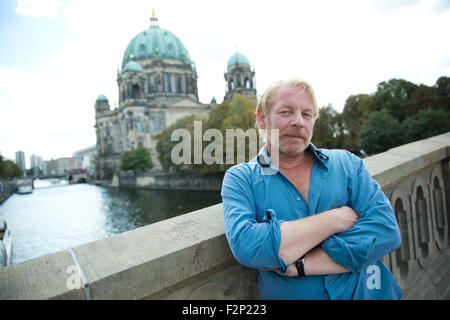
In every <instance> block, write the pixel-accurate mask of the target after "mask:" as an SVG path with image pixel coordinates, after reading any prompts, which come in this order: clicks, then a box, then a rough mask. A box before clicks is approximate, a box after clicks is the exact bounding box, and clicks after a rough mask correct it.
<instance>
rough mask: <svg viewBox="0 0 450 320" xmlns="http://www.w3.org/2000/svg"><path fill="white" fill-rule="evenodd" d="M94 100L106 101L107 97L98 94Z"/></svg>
mask: <svg viewBox="0 0 450 320" xmlns="http://www.w3.org/2000/svg"><path fill="white" fill-rule="evenodd" d="M95 101H108V99H107V98H106V97H105V96H104V95H102V94H101V95H99V96H98V97H97V99H95Z"/></svg>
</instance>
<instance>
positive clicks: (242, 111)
mask: <svg viewBox="0 0 450 320" xmlns="http://www.w3.org/2000/svg"><path fill="white" fill-rule="evenodd" d="M255 109H256V101H255V100H254V99H251V98H248V97H246V96H242V95H238V94H236V95H234V97H233V101H228V100H225V101H224V102H222V103H221V104H218V105H216V106H214V107H213V108H212V109H211V110H210V112H209V114H208V117H206V118H204V117H202V116H199V115H191V116H186V117H183V118H181V119H179V120H178V121H176V122H175V123H174V124H172V125H171V126H169V127H167V128H166V129H164V130H163V131H161V132H160V133H159V134H158V135H157V136H156V139H157V141H158V142H157V145H156V150H157V151H158V155H159V160H160V162H161V165H162V167H163V169H164V171H166V172H174V173H189V172H193V173H198V174H217V173H220V172H224V171H225V170H227V169H228V168H229V167H231V166H232V165H231V164H228V165H227V164H225V163H226V159H225V152H226V129H242V130H243V131H246V130H248V129H255V120H256V116H255ZM194 121H201V122H202V132H201V134H202V138H203V135H204V133H205V132H206V131H207V130H208V129H217V130H218V131H219V132H220V134H221V137H222V142H221V143H222V144H221V145H222V151H223V152H222V153H223V157H222V155H217V156H218V157H220V158H222V159H223V161H222V162H223V164H220V163H212V164H206V163H205V162H204V161H203V157H202V163H201V164H194V151H195V150H194ZM181 128H183V129H187V130H188V132H189V134H190V137H191V141H190V144H191V150H190V153H191V161H190V162H191V163H190V164H174V163H173V162H172V150H173V148H174V147H175V146H176V145H177V144H179V143H181V142H182V140H181V139H180V140H179V141H171V137H172V133H173V132H174V131H175V130H176V129H181ZM214 132H216V133H217V131H215V130H214ZM215 139H216V137H215V136H213V137H212V138H211V141H203V139H202V141H203V142H202V151H203V152H204V151H205V150H206V148H207V147H208V145H211V144H215V143H216V141H215ZM219 142H220V141H217V143H218V145H219V144H220V143H219ZM245 149H246V159H245V160H246V161H248V160H249V153H248V149H249V144H248V141H246V144H245ZM234 152H235V154H234V159H235V162H234V163H236V157H237V155H236V148H234ZM181 155H182V154H181ZM181 155H180V156H181ZM212 155H213V156H216V154H215V152H212ZM202 156H203V154H202Z"/></svg>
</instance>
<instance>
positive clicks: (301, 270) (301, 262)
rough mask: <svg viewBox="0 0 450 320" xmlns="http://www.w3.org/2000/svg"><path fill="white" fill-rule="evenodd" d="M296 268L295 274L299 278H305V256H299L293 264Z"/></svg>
mask: <svg viewBox="0 0 450 320" xmlns="http://www.w3.org/2000/svg"><path fill="white" fill-rule="evenodd" d="M294 264H295V267H296V268H297V273H298V276H299V277H300V278H304V277H305V255H303V256H301V257H300V258H299V259H298V260H297V261H295V262H294Z"/></svg>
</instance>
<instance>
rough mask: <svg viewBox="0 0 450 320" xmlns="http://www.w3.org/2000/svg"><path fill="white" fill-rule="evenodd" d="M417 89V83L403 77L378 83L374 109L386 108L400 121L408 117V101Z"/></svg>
mask: <svg viewBox="0 0 450 320" xmlns="http://www.w3.org/2000/svg"><path fill="white" fill-rule="evenodd" d="M416 89H417V85H415V84H414V83H412V82H409V81H406V80H403V79H391V80H389V81H388V82H385V81H383V82H380V83H379V84H378V85H377V91H376V92H375V96H374V100H373V109H372V111H379V110H381V109H386V110H387V111H388V112H389V113H390V114H391V115H392V116H393V117H394V118H395V119H398V120H399V121H400V122H401V121H403V120H404V119H405V118H406V113H405V112H406V108H405V107H406V102H407V101H408V99H409V98H410V97H411V96H412V95H413V93H414V91H415V90H416Z"/></svg>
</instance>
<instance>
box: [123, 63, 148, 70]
mask: <svg viewBox="0 0 450 320" xmlns="http://www.w3.org/2000/svg"><path fill="white" fill-rule="evenodd" d="M125 71H133V72H144V69H142V67H141V65H140V64H139V63H137V62H136V61H128V62H127V64H126V65H125V67H124V68H123V72H125Z"/></svg>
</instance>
